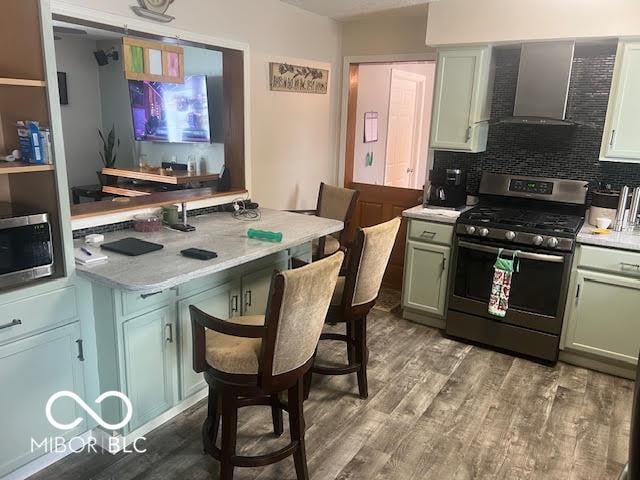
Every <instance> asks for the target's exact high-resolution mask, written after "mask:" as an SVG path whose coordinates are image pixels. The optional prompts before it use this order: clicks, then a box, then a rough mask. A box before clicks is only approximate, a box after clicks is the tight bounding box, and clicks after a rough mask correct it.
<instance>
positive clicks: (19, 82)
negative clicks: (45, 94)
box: [0, 77, 47, 87]
mask: <svg viewBox="0 0 640 480" xmlns="http://www.w3.org/2000/svg"><path fill="white" fill-rule="evenodd" d="M0 85H7V86H12V87H46V86H47V84H46V83H45V82H44V81H43V80H29V79H26V78H6V77H0Z"/></svg>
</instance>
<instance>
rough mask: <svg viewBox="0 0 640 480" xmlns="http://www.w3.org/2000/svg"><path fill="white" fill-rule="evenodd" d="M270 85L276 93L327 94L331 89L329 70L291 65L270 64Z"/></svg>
mask: <svg viewBox="0 0 640 480" xmlns="http://www.w3.org/2000/svg"><path fill="white" fill-rule="evenodd" d="M269 84H270V87H271V90H273V91H276V92H296V93H319V94H326V93H327V89H328V87H329V70H323V69H321V68H314V67H304V66H301V65H290V64H288V63H270V64H269Z"/></svg>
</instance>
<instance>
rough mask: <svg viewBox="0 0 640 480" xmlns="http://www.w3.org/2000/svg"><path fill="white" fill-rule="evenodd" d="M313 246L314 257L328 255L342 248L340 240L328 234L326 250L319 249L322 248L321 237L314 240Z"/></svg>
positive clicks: (325, 239)
mask: <svg viewBox="0 0 640 480" xmlns="http://www.w3.org/2000/svg"><path fill="white" fill-rule="evenodd" d="M312 248H313V256H314V258H316V257H317V258H322V257H327V256H329V255H333V254H334V253H336V252H337V251H338V250H340V242H339V241H338V239H337V238H335V237H334V236H332V235H327V236H326V237H324V252H320V251H318V250H319V248H320V239H316V240H314V241H313V244H312Z"/></svg>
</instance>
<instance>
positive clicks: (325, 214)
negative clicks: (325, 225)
mask: <svg viewBox="0 0 640 480" xmlns="http://www.w3.org/2000/svg"><path fill="white" fill-rule="evenodd" d="M359 195H360V192H358V191H357V190H350V189H348V188H340V187H334V186H333V185H327V184H326V183H320V190H319V192H318V203H317V204H316V209H315V210H291V211H293V212H297V213H307V214H313V215H315V216H317V217H322V218H330V219H332V220H340V221H341V222H344V229H342V231H341V232H340V233H339V234H336V236H333V235H327V236H325V237H321V238H319V239H318V240H314V241H313V254H312V255H313V259H314V260H318V259H320V258H323V257H326V256H327V255H331V254H333V253H335V252H337V251H338V250H340V248H341V247H346V235H347V231H348V228H349V224H350V223H351V219H352V218H353V213H354V211H355V208H356V204H357V203H358V196H359Z"/></svg>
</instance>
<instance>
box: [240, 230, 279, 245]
mask: <svg viewBox="0 0 640 480" xmlns="http://www.w3.org/2000/svg"><path fill="white" fill-rule="evenodd" d="M247 237H249V238H254V239H256V240H264V241H266V242H276V243H277V242H281V241H282V232H268V231H266V230H256V229H254V228H250V229H249V230H247Z"/></svg>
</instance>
